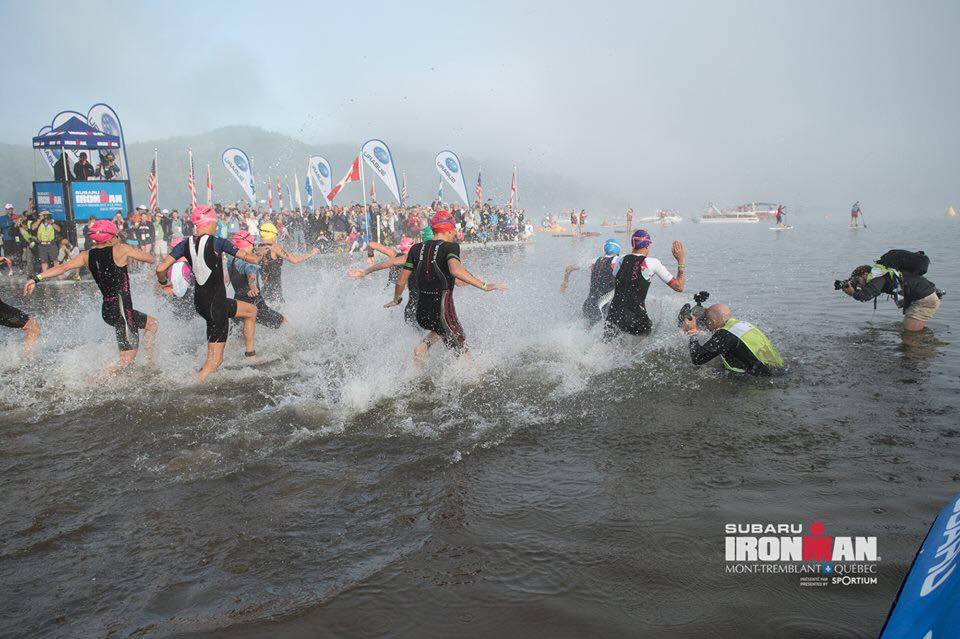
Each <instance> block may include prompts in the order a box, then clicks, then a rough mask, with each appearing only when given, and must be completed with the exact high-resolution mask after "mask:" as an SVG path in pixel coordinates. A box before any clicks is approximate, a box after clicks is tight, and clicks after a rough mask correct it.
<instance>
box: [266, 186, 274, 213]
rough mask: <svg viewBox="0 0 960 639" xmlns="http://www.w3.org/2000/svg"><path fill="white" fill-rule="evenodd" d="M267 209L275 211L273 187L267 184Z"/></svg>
mask: <svg viewBox="0 0 960 639" xmlns="http://www.w3.org/2000/svg"><path fill="white" fill-rule="evenodd" d="M267 208H268V209H270V211H271V212H272V211H273V187H272V186H271V185H270V182H267Z"/></svg>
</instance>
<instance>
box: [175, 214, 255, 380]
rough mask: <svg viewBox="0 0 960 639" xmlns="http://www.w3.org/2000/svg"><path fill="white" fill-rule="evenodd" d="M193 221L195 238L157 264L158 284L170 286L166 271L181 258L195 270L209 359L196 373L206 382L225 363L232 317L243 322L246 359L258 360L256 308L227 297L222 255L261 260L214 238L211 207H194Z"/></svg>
mask: <svg viewBox="0 0 960 639" xmlns="http://www.w3.org/2000/svg"><path fill="white" fill-rule="evenodd" d="M190 221H191V222H193V226H194V231H193V236H192V237H190V238H188V239H187V240H185V241H183V242H181V243H180V244H177V246H175V247H174V248H173V249H172V250H171V251H170V254H169V255H167V256H166V257H165V258H163V261H162V262H160V264H159V265H157V281H158V282H160V286H163V287H164V288H165V289H166V288H167V287H169V286H170V282H169V280H168V279H167V269H168V268H170V267H171V266H172V265H173V264H174V262H176V261H177V260H179V259H181V258H184V259H185V260H186V262H187V264H189V265H190V270H191V271H193V279H194V282H195V284H196V286H195V289H194V292H193V306H194V308H195V309H196V310H197V314H198V315H200V317H202V318H203V319H204V320H206V322H207V359H206V361H204V363H203V366H202V367H201V368H200V371H199V372H198V373H197V377H199V378H200V380H201V381H203V380H205V379H206V378H207V377H209V376H210V375H211V374H213V373H214V372H215V371H216V370H217V369H218V368H220V364H222V363H223V350H224V347H225V346H226V342H227V335H229V333H230V318H232V317H239V318H242V319H243V339H244V342H245V345H246V351H245V353H244V354H245V355H246V356H247V357H255V356H256V354H257V351H256V346H255V343H254V331H255V330H256V321H257V307H256V306H254V305H253V304H250V303H248V302H243V301H238V300H232V299H229V298H228V297H227V287H226V284H225V283H224V274H223V254H224V253H226V254H228V255H233V256H235V257H238V258H239V259H241V260H243V261H244V262H249V263H250V264H256V263H258V262H259V261H260V257H259V256H258V255H257V254H255V253H254V252H253V251H251V250H249V249H238V248H237V247H236V246H234V245H233V244H232V243H231V242H230V240H227V239H225V238H222V237H215V236H214V235H213V234H214V233H215V232H216V230H217V214H216V213H214V211H213V209H212V208H210V207H209V206H202V205H197V206H195V207H194V209H193V215H191V217H190Z"/></svg>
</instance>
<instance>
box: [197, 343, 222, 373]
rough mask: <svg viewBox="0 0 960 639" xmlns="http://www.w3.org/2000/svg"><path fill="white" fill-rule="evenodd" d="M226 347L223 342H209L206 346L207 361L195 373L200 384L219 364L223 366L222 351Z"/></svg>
mask: <svg viewBox="0 0 960 639" xmlns="http://www.w3.org/2000/svg"><path fill="white" fill-rule="evenodd" d="M225 346H226V344H225V343H224V342H211V343H208V344H207V360H206V361H205V362H204V363H203V366H202V367H201V368H200V372H198V373H197V378H198V379H199V380H200V381H201V382H202V381H204V380H205V379H207V378H208V377H210V375H212V374H213V373H214V372H216V370H217V369H218V368H220V364H223V349H224V347H225Z"/></svg>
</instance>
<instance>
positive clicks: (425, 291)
mask: <svg viewBox="0 0 960 639" xmlns="http://www.w3.org/2000/svg"><path fill="white" fill-rule="evenodd" d="M430 227H431V228H432V229H433V239H432V240H430V241H428V242H421V243H419V244H414V245H413V246H412V247H411V248H410V251H409V252H408V253H407V261H406V262H405V263H404V265H403V272H402V273H400V277H399V278H398V279H397V284H396V286H395V288H394V294H393V300H391V301H390V302H387V303H386V304H384V307H385V308H389V307H391V306H397V305H398V304H400V302H401V301H403V289H404V287H405V286H406V285H407V280H408V279H411V278H412V279H413V282H414V286H415V287H416V289H417V324H419V325H420V327H421V328H423V329H425V330H427V331H430V332H429V333H427V336H426V337H425V338H423V341H422V342H421V343H420V344H418V345H417V347H416V348H415V349H414V351H413V361H414V365H416V366H417V367H418V368H420V367H422V366H423V365H424V363H425V361H426V357H427V352H428V351H429V349H430V347H431V346H433V345H434V344H435V343H436V342H437V340H443V343H444V345H446V346H447V348H449V349H451V350H453V351H454V352H455V353H456V354H458V355H459V354H461V353H463V352H466V350H467V349H466V336H465V335H464V332H463V327H461V326H460V320H459V319H458V318H457V311H456V309H455V308H454V306H453V288H454V285H455V283H456V281H457V280H460V281H461V282H464V283H465V284H469V285H470V286H475V287H477V288H479V289H480V290H482V291H505V290H506V289H507V287H506V286H505V285H503V284H493V283H488V282H483V281H482V280H480V279H478V278H477V277H474V276H473V275H472V274H471V273H470V271H468V270H467V269H465V268H464V267H463V265H462V264H461V263H460V245H459V244H457V243H456V242H454V241H453V238H454V233H456V225H455V223H454V219H453V216H452V215H450V213H448V212H447V211H444V210H443V209H441V210H439V211H437V212H436V213H435V214H434V216H433V217H432V218H431V219H430Z"/></svg>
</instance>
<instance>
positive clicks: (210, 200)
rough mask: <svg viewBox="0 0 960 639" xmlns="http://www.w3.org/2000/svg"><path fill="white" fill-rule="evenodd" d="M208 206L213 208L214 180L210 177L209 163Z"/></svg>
mask: <svg viewBox="0 0 960 639" xmlns="http://www.w3.org/2000/svg"><path fill="white" fill-rule="evenodd" d="M207 206H213V178H212V177H210V164H209V163H207Z"/></svg>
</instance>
